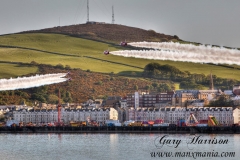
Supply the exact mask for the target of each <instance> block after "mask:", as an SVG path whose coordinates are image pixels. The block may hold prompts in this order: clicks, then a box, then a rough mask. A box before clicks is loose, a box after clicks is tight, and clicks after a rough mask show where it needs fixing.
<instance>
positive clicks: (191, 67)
mask: <svg viewBox="0 0 240 160" xmlns="http://www.w3.org/2000/svg"><path fill="white" fill-rule="evenodd" d="M0 44H1V45H5V46H17V47H24V48H28V49H20V48H0V55H1V60H2V61H9V62H26V63H30V62H31V61H35V62H37V63H43V64H52V65H57V64H59V63H60V64H63V65H70V66H71V67H72V68H81V69H83V70H87V69H89V70H91V71H95V72H104V73H110V72H114V73H127V74H132V72H135V74H138V73H140V72H141V71H142V69H140V68H144V67H145V65H146V64H148V63H150V62H158V63H160V64H169V65H172V66H175V67H177V68H179V69H180V70H182V71H189V72H190V73H198V74H202V73H203V74H205V75H207V74H209V73H210V71H212V73H213V74H214V75H217V76H218V77H222V78H229V79H237V80H240V74H239V73H240V70H237V69H231V68H226V67H222V66H216V65H209V64H197V63H189V62H173V61H155V60H146V59H136V58H125V57H120V56H114V55H107V56H106V55H104V54H103V51H104V50H106V49H109V50H110V52H111V51H114V50H120V49H121V50H122V49H127V48H123V47H120V46H117V45H116V46H113V45H109V44H107V43H102V42H97V41H91V40H86V39H82V38H76V37H71V36H66V35H60V34H44V33H29V34H13V35H5V36H0ZM32 49H35V50H32ZM36 49H37V50H36ZM86 56H88V57H90V58H87V57H86ZM91 57H93V58H97V59H92V58H91ZM117 63H121V64H117ZM125 64H126V65H125ZM5 65H6V64H5ZM127 65H131V66H136V67H140V68H135V67H131V66H127ZM0 67H1V70H2V68H4V65H0ZM7 68H8V69H9V70H11V69H12V70H14V65H10V64H9V66H8V67H7ZM30 69H31V68H28V69H27V70H29V71H27V70H26V69H24V70H26V73H25V71H24V72H21V71H19V72H18V73H20V74H22V75H24V74H27V73H29V72H34V70H30ZM20 70H21V69H20ZM35 71H36V69H35ZM7 72H8V71H7ZM1 74H3V75H4V74H5V76H4V77H6V76H7V73H1ZM10 75H11V73H10Z"/></svg>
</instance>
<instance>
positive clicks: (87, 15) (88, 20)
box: [87, 0, 89, 22]
mask: <svg viewBox="0 0 240 160" xmlns="http://www.w3.org/2000/svg"><path fill="white" fill-rule="evenodd" d="M87 22H89V0H87Z"/></svg>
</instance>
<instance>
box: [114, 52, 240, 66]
mask: <svg viewBox="0 0 240 160" xmlns="http://www.w3.org/2000/svg"><path fill="white" fill-rule="evenodd" d="M111 54H113V55H117V56H124V57H135V58H144V59H154V60H171V61H182V62H194V63H214V64H237V65H240V61H239V60H238V58H237V57H236V56H217V55H211V54H209V55H204V54H199V53H192V52H180V51H171V50H169V51H166V50H161V51H158V50H142V51H138V50H124V51H113V52H111Z"/></svg>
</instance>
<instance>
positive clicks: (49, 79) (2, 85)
mask: <svg viewBox="0 0 240 160" xmlns="http://www.w3.org/2000/svg"><path fill="white" fill-rule="evenodd" d="M66 75H67V74H66V73H55V74H45V75H36V76H31V77H18V78H11V79H0V91H6V90H15V89H25V88H32V87H39V86H43V85H49V84H54V83H60V82H64V81H66V80H68V78H63V77H65V76H66Z"/></svg>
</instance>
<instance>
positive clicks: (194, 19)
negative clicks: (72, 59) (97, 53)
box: [0, 0, 240, 47]
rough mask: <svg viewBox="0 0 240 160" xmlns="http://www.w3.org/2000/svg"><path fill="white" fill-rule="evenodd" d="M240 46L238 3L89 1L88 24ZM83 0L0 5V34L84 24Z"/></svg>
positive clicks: (4, 0) (1, 0)
mask: <svg viewBox="0 0 240 160" xmlns="http://www.w3.org/2000/svg"><path fill="white" fill-rule="evenodd" d="M112 5H114V12H115V23H116V24H122V25H127V26H133V27H138V28H143V29H147V30H148V29H153V30H155V31H157V32H159V33H164V34H169V35H178V36H179V37H180V38H181V39H184V40H188V41H195V42H200V43H203V44H217V45H221V46H230V47H240V19H239V16H240V8H239V7H240V0H89V8H90V13H89V15H90V21H100V22H107V23H111V21H112ZM86 20H87V0H0V34H8V33H15V32H20V31H26V30H35V29H42V28H49V27H54V26H58V25H59V22H60V25H61V26H63V25H71V24H79V23H85V22H86Z"/></svg>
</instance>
